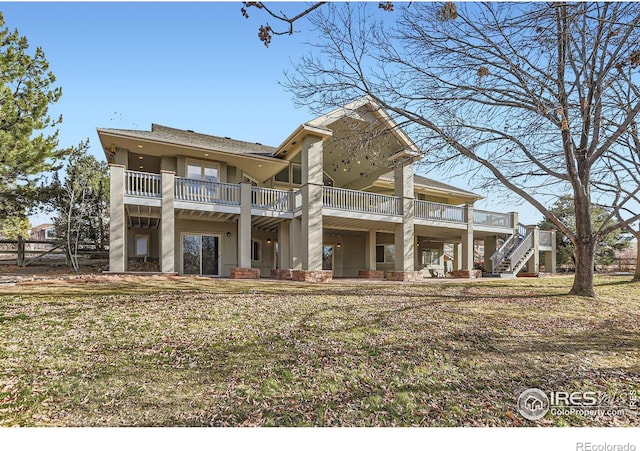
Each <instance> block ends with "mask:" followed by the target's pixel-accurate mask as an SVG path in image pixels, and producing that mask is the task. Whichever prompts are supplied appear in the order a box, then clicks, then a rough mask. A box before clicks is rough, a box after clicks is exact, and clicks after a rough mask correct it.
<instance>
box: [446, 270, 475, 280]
mask: <svg viewBox="0 0 640 451" xmlns="http://www.w3.org/2000/svg"><path fill="white" fill-rule="evenodd" d="M451 275H452V276H453V277H454V278H456V279H479V278H480V277H482V271H480V270H479V269H472V270H467V269H460V270H458V271H452V272H451Z"/></svg>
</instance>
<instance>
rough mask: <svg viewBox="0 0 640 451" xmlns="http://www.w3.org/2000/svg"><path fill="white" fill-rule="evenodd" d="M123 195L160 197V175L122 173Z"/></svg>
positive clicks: (133, 172)
mask: <svg viewBox="0 0 640 451" xmlns="http://www.w3.org/2000/svg"><path fill="white" fill-rule="evenodd" d="M124 193H125V194H126V195H127V196H140V197H162V179H161V178H160V174H150V173H148V172H136V171H124Z"/></svg>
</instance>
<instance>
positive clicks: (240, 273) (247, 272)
mask: <svg viewBox="0 0 640 451" xmlns="http://www.w3.org/2000/svg"><path fill="white" fill-rule="evenodd" d="M231 278H232V279H259V278H260V269H258V268H231Z"/></svg>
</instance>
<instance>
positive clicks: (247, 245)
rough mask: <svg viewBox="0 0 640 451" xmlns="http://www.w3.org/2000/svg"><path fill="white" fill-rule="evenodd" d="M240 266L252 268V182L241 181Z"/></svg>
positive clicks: (239, 220)
mask: <svg viewBox="0 0 640 451" xmlns="http://www.w3.org/2000/svg"><path fill="white" fill-rule="evenodd" d="M238 267H239V268H251V183H249V182H242V183H240V218H239V219H238Z"/></svg>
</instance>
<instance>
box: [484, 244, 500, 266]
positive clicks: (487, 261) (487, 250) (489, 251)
mask: <svg viewBox="0 0 640 451" xmlns="http://www.w3.org/2000/svg"><path fill="white" fill-rule="evenodd" d="M497 244H498V237H496V236H488V237H486V238H485V239H484V272H493V261H492V260H491V256H492V255H493V253H494V252H495V251H496V247H497Z"/></svg>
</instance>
